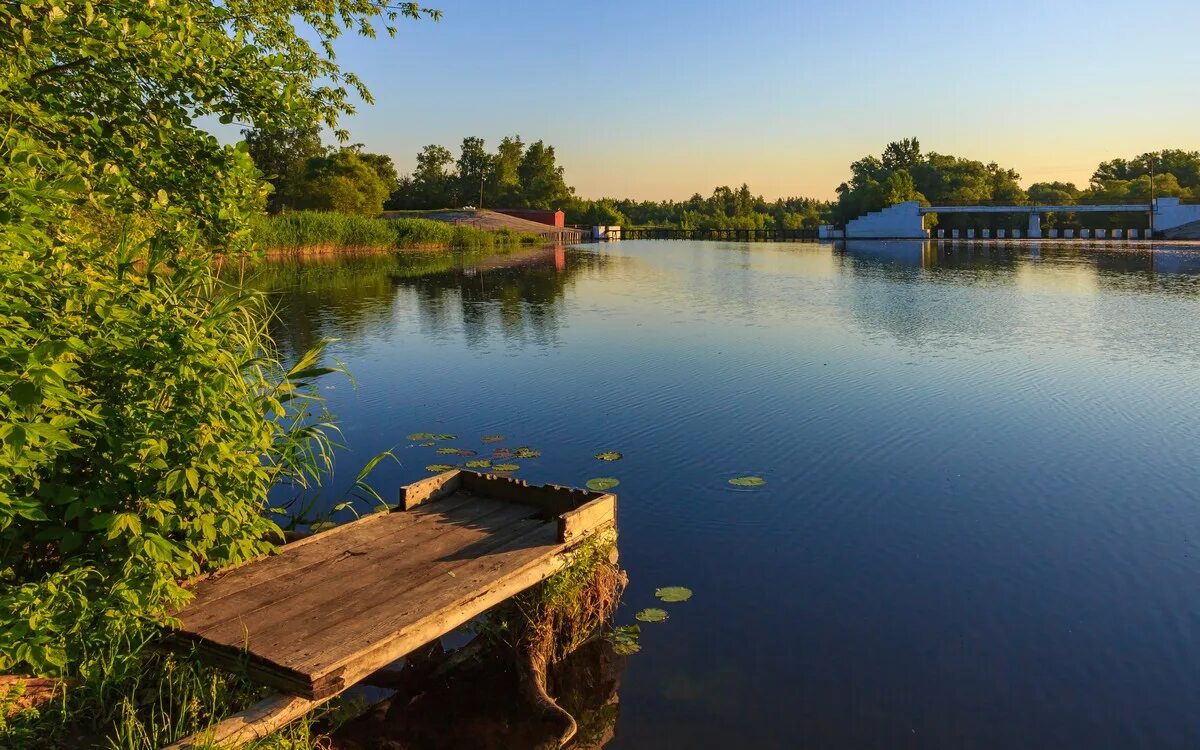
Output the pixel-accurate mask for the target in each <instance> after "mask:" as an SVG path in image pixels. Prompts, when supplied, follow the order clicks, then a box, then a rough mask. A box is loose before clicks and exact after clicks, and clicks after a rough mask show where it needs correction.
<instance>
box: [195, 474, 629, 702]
mask: <svg viewBox="0 0 1200 750" xmlns="http://www.w3.org/2000/svg"><path fill="white" fill-rule="evenodd" d="M615 522H616V496H615V495H612V494H607V493H599V492H587V491H584V490H576V489H569V488H564V487H557V486H543V487H539V486H529V485H528V484H526V483H525V482H522V481H519V480H514V479H511V478H507V477H500V476H495V475H484V474H477V473H474V472H467V471H458V470H455V471H450V472H446V473H444V474H439V475H437V476H434V477H430V478H428V479H426V480H423V481H421V482H418V483H416V484H413V485H409V486H407V487H405V488H404V489H403V490H402V493H401V498H400V509H399V510H397V511H394V512H391V513H377V514H372V515H370V516H367V517H364V518H361V519H359V520H357V521H353V522H351V523H347V524H344V525H342V526H338V527H335V528H333V529H331V530H329V531H326V532H323V533H320V534H316V535H314V536H311V537H308V538H305V539H302V540H300V541H297V542H293V543H291V544H288V545H285V546H284V547H282V548H281V549H280V552H279V554H277V555H273V556H270V557H267V558H263V559H260V560H256V561H253V562H250V563H247V564H245V565H242V566H239V567H237V568H233V569H230V570H227V571H222V572H219V573H217V574H214V575H212V576H209V577H208V578H206V579H203V580H201V581H199V582H198V583H197V584H196V585H195V587H194V591H195V598H194V599H193V600H192V601H191V603H189V604H188V605H187V606H186V607H184V608H183V609H182V610H181V611H180V612H178V613H177V617H178V619H179V620H180V623H181V625H180V627H179V629H178V631H177V632H176V633H175V634H174V636H173V641H174V642H175V643H176V644H180V645H185V646H189V647H191V646H194V647H196V649H197V652H198V654H199V655H200V657H201V658H202V659H204V660H206V661H209V662H211V663H214V664H217V665H222V666H227V667H230V668H231V669H238V670H243V669H244V670H245V671H246V673H247V674H248V676H249V677H250V678H251V679H253V680H255V681H257V682H261V683H263V684H265V685H270V686H272V687H275V688H278V689H279V690H281V691H283V692H285V693H288V694H290V696H292V697H291V698H285V699H283V700H282V703H285V704H288V705H290V706H292V711H293V713H294V712H295V710H296V706H298V705H299V706H304V705H316V704H317V703H319V702H321V701H324V700H327V699H328V698H330V697H332V696H335V695H337V694H338V693H341V692H342V691H343V690H345V689H346V688H348V687H350V686H352V685H354V684H355V683H357V682H359V681H360V680H362V679H363V678H364V677H366V676H368V675H370V674H371V673H373V672H375V671H377V670H379V669H380V668H381V667H384V666H386V665H388V664H390V663H392V662H394V661H396V660H397V659H399V658H400V657H402V656H404V655H406V654H408V653H410V652H411V651H413V650H414V649H416V648H418V647H420V646H422V645H424V644H426V643H429V642H430V641H433V640H434V639H436V638H438V637H440V636H442V635H444V634H446V633H448V632H450V631H451V630H453V629H454V628H457V627H458V626H460V625H462V624H464V623H466V622H467V621H469V620H471V619H472V618H474V617H476V616H478V615H480V614H482V613H483V612H485V611H487V610H488V609H490V608H491V607H493V606H495V605H496V604H499V603H500V602H502V601H504V600H505V599H508V598H509V597H511V596H513V595H515V594H517V593H520V592H521V591H523V590H525V589H527V588H529V587H530V586H533V585H534V584H536V583H538V582H539V581H542V580H544V579H545V578H547V577H549V576H550V575H552V574H553V573H555V572H556V571H557V570H559V569H560V568H561V567H562V566H563V565H565V564H566V563H567V562H568V561H569V560H570V552H571V548H572V547H573V546H574V545H576V544H578V543H579V542H580V541H582V540H583V539H585V538H586V537H588V536H589V535H592V534H595V533H597V532H599V531H602V530H604V529H606V528H611V527H612V526H613V525H614V524H615Z"/></svg>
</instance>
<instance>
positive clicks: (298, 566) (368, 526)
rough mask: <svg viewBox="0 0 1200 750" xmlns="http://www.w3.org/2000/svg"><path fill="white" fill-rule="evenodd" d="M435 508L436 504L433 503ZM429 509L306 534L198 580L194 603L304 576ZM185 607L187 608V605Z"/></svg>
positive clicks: (426, 513) (458, 500) (448, 506)
mask: <svg viewBox="0 0 1200 750" xmlns="http://www.w3.org/2000/svg"><path fill="white" fill-rule="evenodd" d="M470 501H471V498H467V497H463V498H454V499H453V501H452V500H451V498H447V499H446V503H447V504H446V505H444V506H442V505H441V504H440V503H439V504H438V506H439V507H438V508H437V510H438V512H444V511H445V510H450V509H453V508H456V507H459V506H462V505H465V504H467V503H468V502H470ZM429 507H430V508H432V507H433V506H429ZM429 517H430V513H429V508H423V509H421V510H420V511H418V512H415V513H411V514H409V513H396V514H393V513H388V514H384V513H373V514H371V515H369V516H366V517H364V518H360V519H358V520H357V521H352V522H350V523H347V524H342V525H341V526H335V527H334V528H332V529H329V530H328V531H323V532H321V533H319V534H313V535H312V536H308V537H305V538H303V539H300V540H299V541H296V542H292V543H291V544H288V545H286V546H284V547H281V548H280V550H279V552H278V554H275V555H272V556H270V557H265V558H260V559H258V560H256V561H254V564H253V565H248V564H247V565H240V566H238V567H235V568H227V569H225V570H223V571H220V572H219V573H217V574H214V575H211V576H209V577H207V578H205V579H202V580H200V581H198V582H197V583H196V584H195V585H194V586H193V587H192V593H193V594H194V596H193V599H192V602H193V603H195V605H196V606H199V605H203V606H209V605H211V604H212V603H213V602H216V601H217V600H219V599H221V598H223V597H226V596H229V595H231V594H235V593H237V592H239V591H242V590H244V589H249V588H252V587H254V586H258V585H260V584H264V583H269V582H271V581H274V580H276V579H279V578H282V577H285V576H288V577H291V576H296V575H300V574H301V572H302V571H304V570H305V569H307V568H308V567H310V566H313V565H321V564H323V563H326V562H328V561H329V560H332V559H336V558H339V557H343V556H345V555H346V554H349V553H351V552H352V551H354V550H357V549H360V548H364V547H369V546H371V545H373V544H376V543H378V542H379V541H380V540H381V539H386V538H387V537H389V536H391V535H394V534H397V533H399V532H400V531H402V530H404V529H405V528H407V527H408V526H409V525H410V524H413V523H416V522H418V521H420V520H422V519H425V518H429ZM184 609H185V610H186V609H187V607H185V608H184Z"/></svg>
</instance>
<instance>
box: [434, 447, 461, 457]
mask: <svg viewBox="0 0 1200 750" xmlns="http://www.w3.org/2000/svg"><path fill="white" fill-rule="evenodd" d="M437 452H438V453H440V454H442V455H443V456H456V455H458V448H438V449H437Z"/></svg>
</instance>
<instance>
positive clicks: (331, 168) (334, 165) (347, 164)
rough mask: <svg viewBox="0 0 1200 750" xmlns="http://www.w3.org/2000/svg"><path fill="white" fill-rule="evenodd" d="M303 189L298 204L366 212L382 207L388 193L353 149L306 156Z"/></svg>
mask: <svg viewBox="0 0 1200 750" xmlns="http://www.w3.org/2000/svg"><path fill="white" fill-rule="evenodd" d="M389 161H391V160H390V159H389ZM393 174H394V173H393ZM302 190H303V198H302V200H301V201H300V203H299V207H300V208H307V209H311V210H315V211H337V212H339V213H345V214H364V215H368V216H374V215H377V214H379V213H380V212H381V211H383V202H384V200H386V199H387V197H388V196H389V195H390V194H391V191H389V190H388V185H387V184H386V183H384V181H383V179H382V178H380V176H379V173H378V172H377V171H376V169H375V168H374V167H373V166H372V164H371V163H369V162H368V161H366V160H364V159H363V158H362V155H360V154H358V153H357V152H355V151H354V150H352V149H342V150H340V151H336V152H334V153H332V154H330V155H329V156H319V157H316V158H315V159H309V161H308V164H307V166H306V168H305V175H304V182H303V188H302Z"/></svg>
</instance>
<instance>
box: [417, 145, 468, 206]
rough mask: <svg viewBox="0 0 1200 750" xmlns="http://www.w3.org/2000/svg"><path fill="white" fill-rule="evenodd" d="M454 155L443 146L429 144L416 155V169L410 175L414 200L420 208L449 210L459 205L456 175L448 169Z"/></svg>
mask: <svg viewBox="0 0 1200 750" xmlns="http://www.w3.org/2000/svg"><path fill="white" fill-rule="evenodd" d="M453 163H454V154H451V153H450V149H448V148H446V147H445V146H439V145H437V144H436V143H431V144H429V145H428V146H426V147H425V148H423V149H421V152H420V153H419V154H417V168H416V170H414V171H413V174H412V183H413V192H414V194H415V200H416V202H417V203H419V204H420V207H421V208H449V207H451V206H457V205H459V202H458V200H457V197H458V191H457V189H456V184H455V183H456V175H454V174H453V173H451V172H450V171H449V170H448V168H449V166H450V165H451V164H453Z"/></svg>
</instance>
